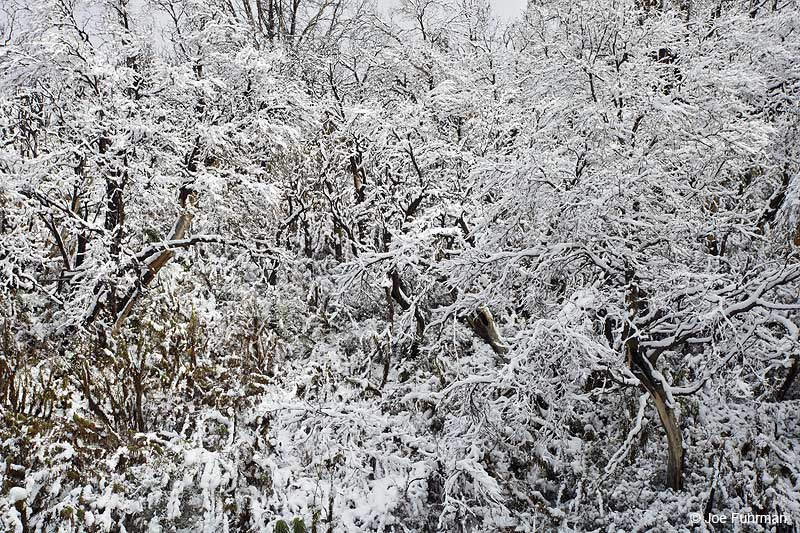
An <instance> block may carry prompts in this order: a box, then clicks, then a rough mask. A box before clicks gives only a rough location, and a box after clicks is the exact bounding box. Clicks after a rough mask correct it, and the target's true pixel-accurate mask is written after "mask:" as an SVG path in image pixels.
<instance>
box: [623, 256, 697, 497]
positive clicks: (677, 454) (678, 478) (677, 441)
mask: <svg viewBox="0 0 800 533" xmlns="http://www.w3.org/2000/svg"><path fill="white" fill-rule="evenodd" d="M626 277H627V282H628V287H629V288H628V294H627V296H626V300H627V302H626V303H627V305H628V313H629V317H630V318H629V324H628V325H626V326H625V327H624V328H623V338H624V339H625V341H624V347H625V357H626V360H627V363H628V367H629V368H630V369H631V371H632V372H633V374H634V375H635V376H636V377H637V378H638V379H639V382H640V383H641V384H642V385H643V386H644V388H645V389H646V390H647V392H648V393H650V397H651V398H653V403H655V406H656V411H657V412H658V417H659V419H661V425H662V426H663V428H664V431H665V432H666V434H667V477H666V483H667V486H668V487H669V488H671V489H672V490H681V489H682V488H683V436H682V435H681V430H680V427H679V426H678V417H677V415H676V414H675V409H674V406H673V405H672V403H671V401H670V398H669V396H668V394H667V391H666V388H665V387H664V383H663V381H662V379H663V378H662V376H661V375H660V374H659V373H657V372H655V370H654V369H653V365H652V364H651V362H650V360H649V359H648V358H647V357H646V356H645V355H644V354H643V353H642V348H641V346H640V345H639V336H638V335H639V333H638V332H637V331H634V330H633V328H632V327H630V324H631V323H633V322H634V320H635V318H636V316H637V315H638V314H639V310H640V295H639V289H638V287H637V286H636V284H635V282H634V276H633V272H631V271H628V273H627V276H626Z"/></svg>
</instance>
